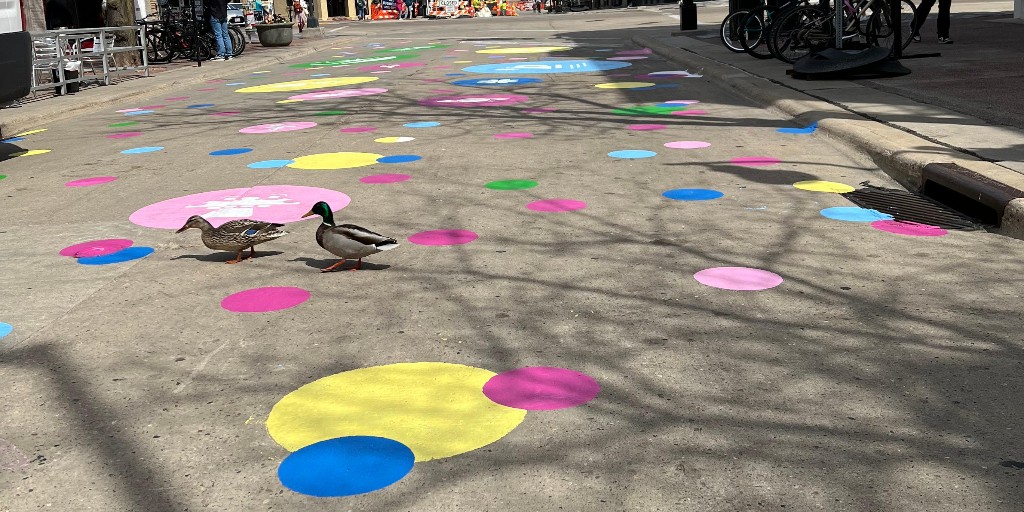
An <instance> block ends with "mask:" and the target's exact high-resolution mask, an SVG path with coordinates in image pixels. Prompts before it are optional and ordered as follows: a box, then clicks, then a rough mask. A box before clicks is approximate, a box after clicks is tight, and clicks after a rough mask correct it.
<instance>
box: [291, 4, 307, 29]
mask: <svg viewBox="0 0 1024 512" xmlns="http://www.w3.org/2000/svg"><path fill="white" fill-rule="evenodd" d="M292 8H294V9H295V21H296V22H298V24H299V33H300V34H301V33H302V31H303V30H304V29H305V28H306V0H295V2H294V3H293V4H292Z"/></svg>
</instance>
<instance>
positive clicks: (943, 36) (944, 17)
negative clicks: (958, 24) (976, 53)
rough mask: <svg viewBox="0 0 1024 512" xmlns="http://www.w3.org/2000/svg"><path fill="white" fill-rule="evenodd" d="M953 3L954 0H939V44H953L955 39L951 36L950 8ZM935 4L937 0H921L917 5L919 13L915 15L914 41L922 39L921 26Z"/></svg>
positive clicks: (937, 23) (937, 24)
mask: <svg viewBox="0 0 1024 512" xmlns="http://www.w3.org/2000/svg"><path fill="white" fill-rule="evenodd" d="M952 3H953V0H939V20H938V21H937V22H936V26H937V28H938V33H939V44H953V40H952V39H950V38H949V8H950V6H951V5H952ZM933 5H935V0H921V4H920V5H918V6H917V14H916V16H914V41H921V33H920V32H921V26H923V25H924V20H925V19H926V18H928V13H929V12H931V10H932V6H933Z"/></svg>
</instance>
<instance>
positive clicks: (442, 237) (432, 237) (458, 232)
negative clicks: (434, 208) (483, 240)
mask: <svg viewBox="0 0 1024 512" xmlns="http://www.w3.org/2000/svg"><path fill="white" fill-rule="evenodd" d="M478 236H479V235H477V234H476V233H474V232H472V231H469V230H465V229H435V230H433V231H421V232H419V233H416V234H415V235H412V236H410V237H409V241H410V242H412V243H414V244H416V245H462V244H468V243H470V242H472V241H473V240H476V239H477V237H478Z"/></svg>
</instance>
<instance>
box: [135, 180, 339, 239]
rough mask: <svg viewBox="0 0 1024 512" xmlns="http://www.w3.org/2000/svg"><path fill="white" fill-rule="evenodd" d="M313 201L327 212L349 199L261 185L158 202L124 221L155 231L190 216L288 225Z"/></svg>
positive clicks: (313, 190)
mask: <svg viewBox="0 0 1024 512" xmlns="http://www.w3.org/2000/svg"><path fill="white" fill-rule="evenodd" d="M317 201H327V204H329V205H331V209H333V210H335V211H337V210H340V209H342V208H344V207H346V206H348V203H349V202H350V201H351V198H349V197H348V196H347V195H345V194H343V193H341V192H337V191H335V190H329V189H326V188H317V187H300V186H295V185H261V186H257V187H252V188H231V189H225V190H214V191H211V192H202V193H199V194H192V195H188V196H182V197H176V198H174V199H168V200H166V201H160V202H159V203H154V204H151V205H149V206H146V207H143V208H140V209H139V210H137V211H136V212H135V213H133V214H131V216H130V217H128V220H130V221H132V223H134V224H138V225H140V226H145V227H148V228H159V229H178V228H180V227H181V226H182V225H184V224H185V221H186V220H188V218H189V217H191V216H193V215H201V216H203V217H205V218H206V220H208V221H210V223H211V224H213V225H214V226H219V225H221V224H223V223H225V222H227V221H229V220H235V219H250V218H252V219H258V220H263V221H267V222H279V223H288V222H296V221H300V220H303V219H302V215H303V214H304V213H306V212H308V211H309V209H310V207H312V206H313V205H314V204H316V202H317Z"/></svg>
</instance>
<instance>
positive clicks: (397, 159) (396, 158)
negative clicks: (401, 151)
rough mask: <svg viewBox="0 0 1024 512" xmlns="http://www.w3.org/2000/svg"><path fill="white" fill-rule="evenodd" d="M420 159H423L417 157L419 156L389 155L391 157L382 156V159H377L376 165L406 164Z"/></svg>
mask: <svg viewBox="0 0 1024 512" xmlns="http://www.w3.org/2000/svg"><path fill="white" fill-rule="evenodd" d="M421 158H423V157H422V156H419V155H391V156H382V157H380V158H378V159H377V163H381V164H404V163H407V162H415V161H417V160H419V159H421Z"/></svg>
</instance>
